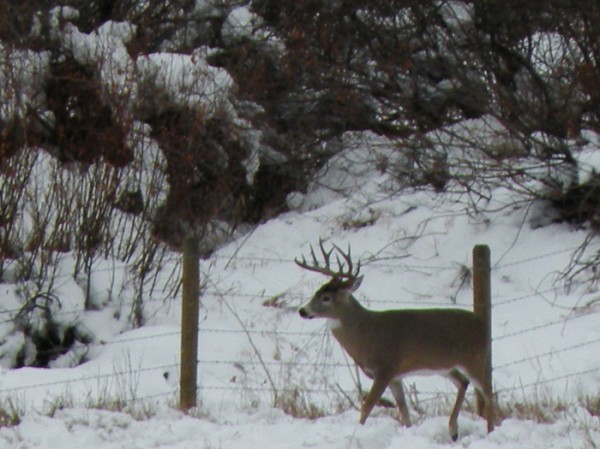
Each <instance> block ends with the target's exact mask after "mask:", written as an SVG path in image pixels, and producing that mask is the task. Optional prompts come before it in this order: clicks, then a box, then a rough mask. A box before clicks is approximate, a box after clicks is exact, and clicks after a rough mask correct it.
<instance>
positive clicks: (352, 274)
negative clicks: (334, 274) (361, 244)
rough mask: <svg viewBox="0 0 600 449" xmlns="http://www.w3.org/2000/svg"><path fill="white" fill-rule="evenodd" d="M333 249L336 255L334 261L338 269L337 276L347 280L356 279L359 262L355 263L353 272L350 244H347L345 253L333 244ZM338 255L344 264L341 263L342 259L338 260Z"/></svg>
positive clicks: (358, 271)
mask: <svg viewBox="0 0 600 449" xmlns="http://www.w3.org/2000/svg"><path fill="white" fill-rule="evenodd" d="M333 247H334V248H335V249H336V251H337V253H338V254H336V259H337V263H338V267H339V273H340V274H339V276H340V277H344V278H347V279H356V278H357V277H358V274H359V273H360V261H358V263H357V266H356V271H353V267H354V263H353V262H352V249H351V248H350V244H348V251H347V252H344V251H343V250H342V248H340V247H339V246H337V245H336V244H333ZM340 255H341V256H342V257H343V259H344V261H345V264H344V262H342V259H340ZM345 265H347V267H348V268H347V270H344V266H345Z"/></svg>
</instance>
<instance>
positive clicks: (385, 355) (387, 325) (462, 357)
mask: <svg viewBox="0 0 600 449" xmlns="http://www.w3.org/2000/svg"><path fill="white" fill-rule="evenodd" d="M319 246H320V249H321V253H322V255H323V258H324V261H323V263H324V264H320V263H319V261H318V260H317V257H316V255H315V251H314V249H313V248H312V247H311V256H312V263H308V262H307V261H306V258H305V257H302V259H296V263H297V264H298V265H299V266H300V267H302V268H305V269H307V270H311V271H315V272H318V273H322V274H325V275H328V276H330V277H331V280H330V281H329V282H327V283H326V284H324V285H323V286H321V288H319V289H318V290H317V292H316V293H315V295H314V296H313V298H312V299H311V300H310V301H309V302H308V304H306V305H305V306H304V307H302V308H300V310H299V312H300V315H301V316H302V317H303V318H327V320H328V324H329V328H330V329H331V331H332V332H333V335H334V336H335V338H336V339H337V341H338V342H339V343H340V344H341V345H342V347H343V348H344V349H345V350H346V352H347V353H348V354H349V355H350V357H352V359H354V361H355V362H356V364H357V365H358V366H359V367H360V368H361V369H362V371H363V372H364V373H365V374H366V375H367V376H368V377H370V378H372V379H373V386H372V387H371V391H370V392H369V393H368V395H367V396H366V398H365V400H364V402H363V404H362V407H361V413H360V423H361V424H364V423H365V421H366V420H367V417H368V416H369V413H371V410H372V409H373V407H374V406H375V403H376V402H377V401H378V400H379V398H380V397H381V395H382V394H383V392H384V391H385V389H386V388H387V387H390V389H391V390H392V393H393V395H394V398H395V400H396V403H397V404H398V409H399V411H400V415H401V417H402V421H403V423H404V424H405V425H406V426H410V425H411V422H410V415H409V412H408V407H407V405H406V399H405V397H404V387H403V385H402V378H403V377H404V376H406V375H409V374H441V375H443V376H446V377H448V378H450V380H452V382H453V383H454V384H455V385H456V386H457V388H458V396H457V398H456V403H455V404H454V408H453V409H452V413H451V415H450V421H449V424H448V425H449V428H450V436H451V437H452V439H453V440H456V439H457V438H458V425H457V423H456V421H457V418H458V414H459V412H460V408H461V406H462V403H463V401H464V398H465V392H466V390H467V387H468V386H469V383H470V382H473V384H474V385H475V388H476V389H477V390H478V392H479V393H480V394H481V396H482V397H483V398H484V401H485V405H484V410H483V412H484V416H485V418H486V419H487V430H488V432H491V431H492V430H493V429H494V421H493V419H494V416H493V403H492V386H491V385H490V383H489V381H488V377H487V376H486V367H487V359H488V349H487V343H486V334H487V330H486V325H485V323H484V320H483V319H482V318H481V317H479V316H478V315H476V314H474V313H472V312H468V311H466V310H460V309H416V310H410V309H409V310H385V311H372V310H368V309H366V308H364V307H363V306H361V305H360V303H359V302H358V301H357V300H356V299H355V298H354V297H353V296H352V292H354V291H355V290H356V289H357V288H358V287H359V286H360V284H361V281H362V276H359V272H360V263H358V265H357V267H356V270H353V263H352V258H351V254H350V247H348V251H347V252H344V251H342V250H341V249H340V248H339V247H337V246H335V245H334V246H333V247H332V248H331V249H330V250H329V251H327V250H325V247H324V244H323V241H322V240H320V241H319ZM334 249H335V251H336V255H335V256H336V261H337V270H334V269H333V268H332V266H331V255H332V253H333V251H334Z"/></svg>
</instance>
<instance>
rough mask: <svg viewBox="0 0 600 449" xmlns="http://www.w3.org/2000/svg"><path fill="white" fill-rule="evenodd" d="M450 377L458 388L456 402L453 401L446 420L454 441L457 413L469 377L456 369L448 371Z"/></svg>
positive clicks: (456, 432) (455, 438) (456, 430)
mask: <svg viewBox="0 0 600 449" xmlns="http://www.w3.org/2000/svg"><path fill="white" fill-rule="evenodd" d="M450 378H451V380H452V381H453V382H454V384H455V385H456V387H457V388H458V394H457V395H456V402H455V403H454V408H453V409H452V413H451V414H450V420H449V421H448V428H449V430H450V437H451V438H452V441H456V440H457V439H458V423H457V420H458V414H459V413H460V408H461V407H462V404H463V402H464V400H465V393H466V392H467V388H468V386H469V379H468V378H467V377H466V376H465V375H464V374H462V373H460V372H459V371H458V370H456V369H453V370H452V371H450Z"/></svg>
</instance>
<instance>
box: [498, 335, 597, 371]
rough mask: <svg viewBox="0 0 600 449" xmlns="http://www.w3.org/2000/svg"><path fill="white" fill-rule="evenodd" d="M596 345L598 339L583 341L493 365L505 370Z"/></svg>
mask: <svg viewBox="0 0 600 449" xmlns="http://www.w3.org/2000/svg"><path fill="white" fill-rule="evenodd" d="M598 343H600V338H596V339H594V340H589V341H585V342H583V343H577V344H574V345H571V346H565V347H564V348H560V349H552V350H550V351H547V352H542V353H539V354H535V355H532V356H527V357H523V358H521V359H517V360H512V361H510V362H506V363H502V364H500V365H495V366H494V368H506V367H507V366H513V365H518V364H520V363H525V362H529V361H531V360H537V359H540V358H542V357H548V356H552V355H556V354H560V353H563V352H567V351H572V350H575V349H580V348H584V347H586V346H590V345H593V344H598Z"/></svg>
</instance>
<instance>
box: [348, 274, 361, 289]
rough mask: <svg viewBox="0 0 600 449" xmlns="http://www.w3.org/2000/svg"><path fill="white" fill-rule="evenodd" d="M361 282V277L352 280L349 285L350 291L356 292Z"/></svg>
mask: <svg viewBox="0 0 600 449" xmlns="http://www.w3.org/2000/svg"><path fill="white" fill-rule="evenodd" d="M362 281H363V276H359V277H357V278H356V279H354V280H353V281H352V283H351V284H350V291H351V292H355V291H356V290H358V287H360V284H362Z"/></svg>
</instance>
